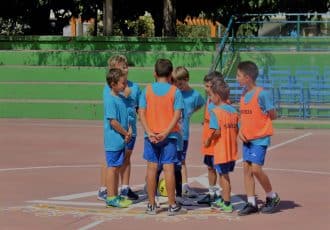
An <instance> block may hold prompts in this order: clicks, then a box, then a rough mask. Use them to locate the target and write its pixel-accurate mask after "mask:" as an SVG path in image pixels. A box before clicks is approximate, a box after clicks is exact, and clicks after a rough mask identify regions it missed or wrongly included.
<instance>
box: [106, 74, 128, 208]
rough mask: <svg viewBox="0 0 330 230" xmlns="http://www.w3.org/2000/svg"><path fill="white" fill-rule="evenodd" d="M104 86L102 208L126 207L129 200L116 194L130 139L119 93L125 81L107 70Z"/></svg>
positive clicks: (123, 77) (122, 99) (124, 105)
mask: <svg viewBox="0 0 330 230" xmlns="http://www.w3.org/2000/svg"><path fill="white" fill-rule="evenodd" d="M106 80H107V84H108V85H109V87H110V88H111V91H109V95H108V99H107V100H106V101H105V102H104V119H103V121H104V149H105V158H106V165H107V176H106V178H107V183H106V185H107V191H108V194H107V198H106V205H107V206H112V207H118V208H126V207H128V206H129V205H130V204H132V201H130V200H127V199H125V198H123V197H121V196H119V195H118V183H119V170H120V168H121V166H122V165H123V164H124V159H125V144H126V143H128V142H129V141H130V140H131V138H132V130H131V128H129V122H128V111H127V105H126V99H125V97H124V96H122V95H121V94H120V93H121V92H123V91H124V89H125V87H126V78H125V75H124V73H123V72H122V71H121V70H120V69H110V70H109V72H108V74H107V77H106Z"/></svg>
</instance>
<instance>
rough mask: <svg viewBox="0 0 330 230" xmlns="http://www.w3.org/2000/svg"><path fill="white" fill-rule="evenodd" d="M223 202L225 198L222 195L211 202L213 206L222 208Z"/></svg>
mask: <svg viewBox="0 0 330 230" xmlns="http://www.w3.org/2000/svg"><path fill="white" fill-rule="evenodd" d="M208 195H209V194H208ZM223 204H224V203H223V199H222V198H221V197H218V198H217V199H216V200H215V201H214V202H212V203H211V208H213V209H221V208H222V205H223Z"/></svg>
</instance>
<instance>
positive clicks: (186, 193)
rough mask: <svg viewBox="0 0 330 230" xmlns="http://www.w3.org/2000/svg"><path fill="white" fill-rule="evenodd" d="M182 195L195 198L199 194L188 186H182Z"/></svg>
mask: <svg viewBox="0 0 330 230" xmlns="http://www.w3.org/2000/svg"><path fill="white" fill-rule="evenodd" d="M182 195H183V196H186V197H189V198H196V197H198V195H199V194H198V192H196V191H194V190H193V189H191V188H190V187H189V186H185V187H184V188H182Z"/></svg>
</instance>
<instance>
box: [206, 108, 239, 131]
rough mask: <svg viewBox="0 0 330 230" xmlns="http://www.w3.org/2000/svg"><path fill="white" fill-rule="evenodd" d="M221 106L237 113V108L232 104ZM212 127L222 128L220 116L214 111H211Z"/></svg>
mask: <svg viewBox="0 0 330 230" xmlns="http://www.w3.org/2000/svg"><path fill="white" fill-rule="evenodd" d="M219 108H220V109H223V110H225V111H227V112H230V113H237V110H236V109H235V108H234V107H233V106H231V105H227V104H225V105H220V106H219ZM210 129H216V130H218V129H220V126H219V121H218V118H217V116H216V115H215V113H214V112H213V111H211V112H210Z"/></svg>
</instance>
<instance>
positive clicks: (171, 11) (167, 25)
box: [163, 0, 176, 37]
mask: <svg viewBox="0 0 330 230" xmlns="http://www.w3.org/2000/svg"><path fill="white" fill-rule="evenodd" d="M163 1H164V2H163V12H164V14H163V15H164V16H163V17H164V36H167V37H176V5H175V2H176V0H163Z"/></svg>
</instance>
